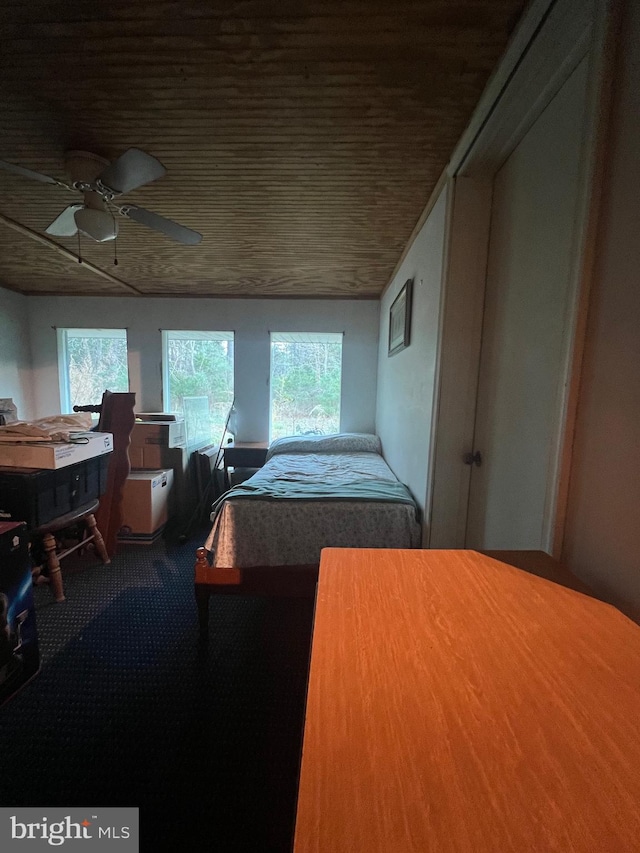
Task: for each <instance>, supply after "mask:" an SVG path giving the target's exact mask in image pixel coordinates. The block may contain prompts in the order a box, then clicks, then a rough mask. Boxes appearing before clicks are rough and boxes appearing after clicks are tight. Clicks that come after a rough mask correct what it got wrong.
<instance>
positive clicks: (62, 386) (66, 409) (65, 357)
mask: <svg viewBox="0 0 640 853" xmlns="http://www.w3.org/2000/svg"><path fill="white" fill-rule="evenodd" d="M69 332H82V334H76V335H72V337H76V338H111V339H114V340H124V342H125V349H126V353H127V390H129V389H130V387H131V377H130V375H129V340H128V330H127V329H126V328H95V327H84V326H64V327H58V328H56V342H57V350H58V388H59V396H60V412H61V413H62V414H72V413H73V405H72V403H71V382H70V378H69ZM105 390H106V389H105ZM99 403H100V400H93V401H90V400H87V403H86V405H99ZM83 405H85V404H83Z"/></svg>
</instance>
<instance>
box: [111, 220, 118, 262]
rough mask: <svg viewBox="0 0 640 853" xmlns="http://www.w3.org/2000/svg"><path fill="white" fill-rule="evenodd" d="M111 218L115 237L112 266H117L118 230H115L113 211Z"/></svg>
mask: <svg viewBox="0 0 640 853" xmlns="http://www.w3.org/2000/svg"><path fill="white" fill-rule="evenodd" d="M111 218H112V219H113V233H114V234H115V237H114V238H113V265H114V267H117V266H118V231H117V227H116V218H115V216H114V215H113V213H111Z"/></svg>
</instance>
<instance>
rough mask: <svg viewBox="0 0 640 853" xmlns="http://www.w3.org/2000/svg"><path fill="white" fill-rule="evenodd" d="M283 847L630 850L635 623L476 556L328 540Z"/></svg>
mask: <svg viewBox="0 0 640 853" xmlns="http://www.w3.org/2000/svg"><path fill="white" fill-rule="evenodd" d="M294 849H295V853H347V851H348V853H360V852H362V853H396V851H397V853H414V851H415V853H429V851H438V853H450V851H451V853H453V851H455V853H463V851H464V853H489V851H490V853H511V851H513V853H525V851H527V852H528V851H530V853H548V852H549V851H555V852H556V853H627V851H629V853H631V851H638V850H639V849H640V627H639V626H638V625H636V624H634V623H633V622H631V621H630V620H629V619H627V618H626V617H625V616H623V615H622V614H621V613H620V612H619V611H617V610H615V609H614V608H613V607H611V606H610V605H608V604H604V603H603V602H601V601H598V600H597V599H595V598H592V597H590V596H588V595H585V594H583V593H581V592H579V591H577V590H574V589H569V588H566V587H563V586H559V585H557V584H555V583H552V582H551V581H549V580H547V579H545V578H541V577H537V576H535V575H532V574H528V573H526V572H524V571H522V570H520V569H516V568H514V567H512V566H510V565H507V564H506V563H503V562H500V561H498V560H496V559H493V558H491V557H489V556H486V555H483V554H480V553H478V552H475V551H435V550H434V551H426V550H414V551H399V550H393V551H392V550H370V549H326V550H325V551H323V554H322V561H321V565H320V578H319V584H318V598H317V605H316V616H315V627H314V633H313V645H312V656H311V669H310V677H309V690H308V699H307V709H306V724H305V732H304V745H303V757H302V768H301V778H300V787H299V799H298V815H297V822H296V834H295V848H294Z"/></svg>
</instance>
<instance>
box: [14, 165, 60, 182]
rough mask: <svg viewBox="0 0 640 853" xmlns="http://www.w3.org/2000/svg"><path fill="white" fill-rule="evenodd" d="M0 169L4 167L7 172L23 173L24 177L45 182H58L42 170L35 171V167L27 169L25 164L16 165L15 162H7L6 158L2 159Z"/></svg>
mask: <svg viewBox="0 0 640 853" xmlns="http://www.w3.org/2000/svg"><path fill="white" fill-rule="evenodd" d="M0 169H4V170H5V171H6V172H13V174H14V175H21V176H22V177H23V178H33V180H34V181H40V182H41V183H43V184H57V183H58V181H56V179H55V178H52V177H50V175H43V174H42V172H34V171H33V169H25V167H24V166H16V165H14V164H13V163H7V162H6V161H5V160H0Z"/></svg>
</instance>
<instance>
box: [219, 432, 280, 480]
mask: <svg viewBox="0 0 640 853" xmlns="http://www.w3.org/2000/svg"><path fill="white" fill-rule="evenodd" d="M268 447H269V445H268V444H266V443H265V442H261V441H243V442H239V441H236V442H234V444H226V445H224V446H223V449H222V465H223V468H224V482H225V486H226V487H227V488H229V468H262V466H263V465H264V463H265V460H266V458H267V450H268Z"/></svg>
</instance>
